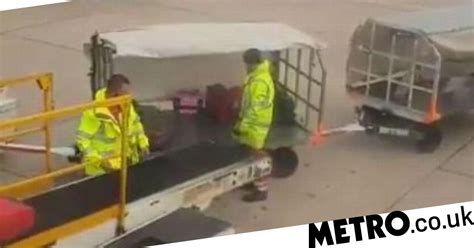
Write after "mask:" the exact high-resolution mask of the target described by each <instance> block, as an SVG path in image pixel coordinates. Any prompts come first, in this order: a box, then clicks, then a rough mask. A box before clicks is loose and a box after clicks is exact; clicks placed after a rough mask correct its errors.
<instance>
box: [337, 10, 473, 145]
mask: <svg viewBox="0 0 474 248" xmlns="http://www.w3.org/2000/svg"><path fill="white" fill-rule="evenodd" d="M473 9H474V7H473V5H472V4H471V5H468V6H457V7H452V8H445V9H440V10H428V11H419V12H410V13H405V14H401V15H397V16H388V17H379V18H371V19H368V20H366V21H365V23H363V24H362V25H360V26H359V27H358V28H357V29H356V30H355V32H354V34H353V36H352V40H351V45H350V54H349V58H348V62H347V82H346V88H347V91H348V93H349V95H350V96H351V97H352V98H353V99H355V101H356V103H357V108H356V110H357V112H358V114H359V122H360V124H361V125H362V126H364V127H365V128H366V130H367V131H368V132H369V133H378V134H388V135H396V136H407V137H411V138H414V139H415V140H416V147H417V148H418V150H419V151H421V152H432V151H434V150H435V149H436V148H437V147H438V146H439V144H440V143H441V139H442V133H441V130H440V129H439V126H438V123H439V121H440V120H441V119H443V118H444V117H446V116H449V115H452V114H454V113H458V112H464V111H467V110H470V109H472V108H474V18H473V16H472V11H473Z"/></svg>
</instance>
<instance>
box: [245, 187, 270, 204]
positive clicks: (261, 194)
mask: <svg viewBox="0 0 474 248" xmlns="http://www.w3.org/2000/svg"><path fill="white" fill-rule="evenodd" d="M267 198H268V191H259V190H255V191H253V192H252V193H250V194H248V195H245V196H244V197H243V198H242V200H243V201H244V202H249V203H251V202H259V201H265V200H266V199H267Z"/></svg>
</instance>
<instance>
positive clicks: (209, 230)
mask: <svg viewBox="0 0 474 248" xmlns="http://www.w3.org/2000/svg"><path fill="white" fill-rule="evenodd" d="M229 230H233V229H232V225H230V224H229V223H227V222H224V221H221V220H218V219H215V218H212V217H208V216H205V215H204V214H203V213H201V212H197V211H193V210H190V209H179V210H177V211H175V212H173V213H171V214H169V215H167V216H165V217H163V218H161V219H159V220H156V221H153V222H151V223H149V224H148V225H146V226H144V227H142V228H140V229H137V230H135V231H132V232H129V233H127V234H124V235H123V236H120V237H118V238H117V239H116V240H113V241H112V242H110V243H108V244H106V245H105V246H104V247H106V248H141V247H146V246H151V245H161V244H170V243H175V242H183V241H189V240H196V239H204V238H210V237H214V236H216V235H219V234H222V233H226V232H228V231H229Z"/></svg>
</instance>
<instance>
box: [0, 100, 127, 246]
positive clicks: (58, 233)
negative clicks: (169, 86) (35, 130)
mask: <svg viewBox="0 0 474 248" xmlns="http://www.w3.org/2000/svg"><path fill="white" fill-rule="evenodd" d="M131 104H132V97H131V96H129V95H126V96H121V97H116V98H111V99H107V100H104V101H94V102H90V103H85V104H80V105H76V106H71V107H66V108H62V109H57V110H51V111H47V112H44V113H39V114H35V115H30V116H26V117H20V118H15V119H11V120H8V121H4V122H1V123H0V130H4V129H10V128H18V127H23V126H29V125H34V124H43V123H45V122H49V123H50V122H52V121H54V120H57V119H63V118H66V117H70V116H73V115H75V114H78V113H82V112H84V111H86V110H88V109H93V108H98V107H111V106H120V107H121V108H122V115H123V116H122V121H121V122H120V129H121V132H122V134H125V133H127V128H128V125H125V124H126V123H128V119H129V110H130V108H131ZM18 134H22V132H19V133H18ZM9 136H12V137H14V136H15V134H12V135H9ZM2 138H5V137H2ZM1 141H2V139H1V138H0V142H1ZM121 143H122V147H121V148H122V151H121V152H122V153H121V154H120V156H121V162H122V164H121V168H120V198H119V199H120V201H119V202H118V203H117V205H114V207H113V208H111V209H108V210H107V211H106V214H99V216H101V217H100V218H99V217H97V216H95V218H96V219H93V220H91V218H93V217H94V215H93V216H90V218H89V217H85V218H83V219H81V220H78V221H79V222H80V223H76V222H77V221H76V222H71V223H65V225H64V229H61V228H59V229H58V228H56V229H54V230H51V231H47V232H45V233H42V234H39V235H37V236H35V237H28V238H26V239H25V240H22V241H19V243H16V245H20V247H25V246H23V245H27V244H28V245H29V244H32V243H34V244H36V245H38V244H47V242H54V241H55V240H57V239H60V238H63V237H65V236H67V235H71V234H74V233H77V232H80V231H83V230H85V229H86V228H88V227H91V226H92V225H96V224H98V223H97V222H100V221H106V220H107V218H112V217H116V218H117V223H118V224H117V232H118V233H122V232H123V231H124V230H125V228H124V218H125V207H126V199H127V190H126V189H127V159H126V154H127V149H128V145H127V144H128V135H122V136H121ZM48 149H49V148H48ZM85 165H86V164H79V165H75V166H72V167H68V168H65V169H59V170H56V171H54V172H50V173H46V174H43V175H40V176H36V177H33V178H30V179H27V180H24V181H20V182H17V183H13V184H10V185H7V186H3V187H0V197H15V198H17V197H21V196H25V195H26V194H27V193H28V192H31V191H35V188H36V187H37V185H42V184H44V183H45V182H47V181H48V180H52V179H55V178H58V177H60V176H64V175H66V174H71V173H74V172H77V171H80V170H82V169H84V167H85ZM104 211H105V210H104ZM97 218H98V219H97ZM99 220H100V221H99ZM81 223H82V224H81ZM28 245H27V246H26V247H28ZM36 245H35V246H36ZM13 246H15V245H13Z"/></svg>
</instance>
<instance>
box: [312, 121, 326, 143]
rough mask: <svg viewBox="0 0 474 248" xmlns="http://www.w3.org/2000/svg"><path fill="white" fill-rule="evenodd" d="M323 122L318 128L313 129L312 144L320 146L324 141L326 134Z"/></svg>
mask: <svg viewBox="0 0 474 248" xmlns="http://www.w3.org/2000/svg"><path fill="white" fill-rule="evenodd" d="M322 126H323V125H322V124H319V125H318V126H317V127H316V129H315V130H314V131H313V136H312V137H311V145H313V146H318V145H321V144H323V143H324V135H323V128H322Z"/></svg>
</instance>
